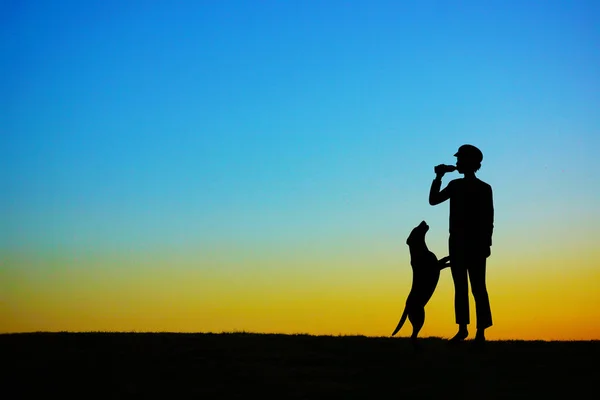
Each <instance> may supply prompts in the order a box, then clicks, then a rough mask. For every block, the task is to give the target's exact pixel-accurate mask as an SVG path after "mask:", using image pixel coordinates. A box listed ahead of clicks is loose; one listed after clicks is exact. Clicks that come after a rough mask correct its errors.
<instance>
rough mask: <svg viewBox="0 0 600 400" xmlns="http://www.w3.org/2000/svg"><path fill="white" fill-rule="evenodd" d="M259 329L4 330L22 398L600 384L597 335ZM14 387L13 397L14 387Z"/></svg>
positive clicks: (359, 393)
mask: <svg viewBox="0 0 600 400" xmlns="http://www.w3.org/2000/svg"><path fill="white" fill-rule="evenodd" d="M421 345H422V346H421V347H420V348H419V349H415V348H414V347H413V346H412V345H411V343H410V342H409V341H408V340H407V339H404V338H373V337H362V336H310V335H283V334H252V333H220V334H210V333H197V334H185V333H102V332H100V333H95V332H94V333H21V334H3V335H0V354H2V360H3V362H4V363H5V365H7V366H8V373H6V372H5V373H4V374H3V377H4V378H7V381H6V382H7V385H3V389H4V390H11V386H12V390H13V393H15V394H18V396H17V397H16V398H31V396H34V395H38V396H39V395H43V396H44V397H47V398H49V396H54V395H57V396H60V397H62V398H65V397H67V398H75V397H77V398H88V397H96V396H102V397H110V398H120V397H131V396H132V395H133V396H138V395H143V396H152V397H153V398H154V397H162V398H174V397H175V396H182V395H197V396H202V397H203V398H219V399H222V398H248V397H249V396H254V395H256V396H260V397H262V398H265V397H267V398H274V397H278V398H281V399H291V398H325V397H327V398H331V397H334V398H345V399H347V398H384V397H385V398H388V397H391V398H400V399H406V398H418V397H423V398H433V397H439V398H462V399H465V398H466V399H500V398H502V399H504V398H515V397H517V398H521V397H523V398H525V397H526V396H527V397H529V398H558V396H571V397H572V396H580V395H581V396H585V397H586V398H587V397H589V396H588V393H590V394H591V393H594V392H597V386H596V382H597V379H598V376H600V368H599V367H598V362H599V360H600V341H585V342H584V341H581V342H543V341H490V342H488V343H487V344H486V346H485V347H484V348H478V347H474V346H472V343H469V342H465V343H462V344H460V345H457V346H452V345H449V344H448V342H447V341H445V340H442V339H438V338H426V339H421ZM11 398H15V397H14V396H11Z"/></svg>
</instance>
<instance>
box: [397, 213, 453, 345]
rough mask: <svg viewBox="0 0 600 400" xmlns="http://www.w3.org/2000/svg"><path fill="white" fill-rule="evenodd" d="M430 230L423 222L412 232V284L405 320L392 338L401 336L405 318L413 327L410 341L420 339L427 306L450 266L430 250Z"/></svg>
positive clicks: (402, 318)
mask: <svg viewBox="0 0 600 400" xmlns="http://www.w3.org/2000/svg"><path fill="white" fill-rule="evenodd" d="M428 230H429V225H427V223H426V222H425V221H421V223H420V224H419V225H417V226H416V227H415V228H413V230H412V231H411V232H410V235H409V236H408V238H407V239H406V244H407V245H408V248H409V251H410V265H411V267H412V270H413V281H412V287H411V289H410V293H409V294H408V298H407V299H406V306H405V307H404V311H403V312H402V317H400V322H398V325H397V326H396V329H394V332H393V333H392V336H394V335H395V334H396V333H398V331H399V330H400V329H401V328H402V325H404V322H406V317H408V319H409V320H410V323H411V324H412V327H413V332H412V335H411V339H412V340H416V339H417V335H418V334H419V331H420V330H421V328H422V327H423V324H424V323H425V305H426V304H427V302H428V301H429V299H431V296H432V295H433V292H434V291H435V288H436V287H437V284H438V281H439V279H440V271H441V270H442V269H444V268H446V267H449V266H450V257H444V258H442V259H440V260H438V259H437V257H436V255H435V254H434V253H433V252H432V251H430V250H429V249H428V248H427V244H426V243H425V234H426V233H427V231H428Z"/></svg>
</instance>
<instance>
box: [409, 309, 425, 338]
mask: <svg viewBox="0 0 600 400" xmlns="http://www.w3.org/2000/svg"><path fill="white" fill-rule="evenodd" d="M408 320H409V321H410V323H411V324H412V327H413V332H412V335H411V336H410V338H411V339H413V340H415V339H416V338H417V336H418V335H419V331H420V330H421V328H422V327H423V324H424V323H425V307H413V309H412V310H411V312H410V313H409V314H408Z"/></svg>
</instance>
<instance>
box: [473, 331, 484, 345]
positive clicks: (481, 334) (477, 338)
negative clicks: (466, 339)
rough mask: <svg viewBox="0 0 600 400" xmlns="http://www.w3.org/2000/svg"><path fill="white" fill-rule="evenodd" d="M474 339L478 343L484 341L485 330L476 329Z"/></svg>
mask: <svg viewBox="0 0 600 400" xmlns="http://www.w3.org/2000/svg"><path fill="white" fill-rule="evenodd" d="M475 341H476V342H478V343H484V342H485V331H484V330H483V329H477V333H476V334H475Z"/></svg>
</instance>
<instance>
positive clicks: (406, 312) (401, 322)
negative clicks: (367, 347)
mask: <svg viewBox="0 0 600 400" xmlns="http://www.w3.org/2000/svg"><path fill="white" fill-rule="evenodd" d="M407 316H408V307H404V311H403V312H402V316H401V317H400V322H398V325H397V326H396V329H394V332H392V336H394V335H395V334H396V333H398V331H399V330H400V329H401V328H402V325H404V322H406V317H407Z"/></svg>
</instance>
